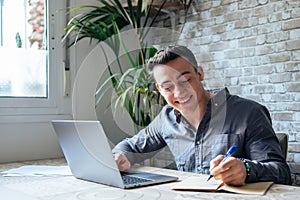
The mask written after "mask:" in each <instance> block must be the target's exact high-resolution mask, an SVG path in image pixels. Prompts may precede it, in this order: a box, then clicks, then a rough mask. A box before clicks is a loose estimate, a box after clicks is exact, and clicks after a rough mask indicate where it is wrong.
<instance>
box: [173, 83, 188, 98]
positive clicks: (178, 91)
mask: <svg viewBox="0 0 300 200" xmlns="http://www.w3.org/2000/svg"><path fill="white" fill-rule="evenodd" d="M184 90H185V88H184V87H182V86H180V85H176V86H175V87H174V90H173V94H174V97H179V96H181V95H182V94H183V92H184Z"/></svg>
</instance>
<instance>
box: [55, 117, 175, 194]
mask: <svg viewBox="0 0 300 200" xmlns="http://www.w3.org/2000/svg"><path fill="white" fill-rule="evenodd" d="M52 125H53V127H54V130H55V132H56V135H57V138H58V141H59V143H60V146H61V148H62V151H63V153H64V155H65V158H66V160H67V162H68V165H69V167H70V169H71V172H72V174H73V175H74V176H75V177H76V178H79V179H83V180H87V181H92V182H97V183H102V184H106V185H110V186H115V187H118V188H133V187H139V186H146V185H152V184H158V183H166V182H171V181H176V180H177V179H178V178H177V177H173V176H165V175H160V174H153V173H147V172H136V171H132V170H129V171H128V172H124V173H123V172H120V171H119V169H118V167H117V164H116V162H115V160H114V158H113V155H112V151H111V148H110V146H109V143H108V141H107V138H106V135H105V133H104V130H103V127H102V125H101V123H100V122H99V121H77V120H53V121H52Z"/></svg>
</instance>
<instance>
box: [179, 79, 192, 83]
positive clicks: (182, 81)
mask: <svg viewBox="0 0 300 200" xmlns="http://www.w3.org/2000/svg"><path fill="white" fill-rule="evenodd" d="M190 80H191V78H187V79H184V80H181V81H180V82H181V83H188V82H190Z"/></svg>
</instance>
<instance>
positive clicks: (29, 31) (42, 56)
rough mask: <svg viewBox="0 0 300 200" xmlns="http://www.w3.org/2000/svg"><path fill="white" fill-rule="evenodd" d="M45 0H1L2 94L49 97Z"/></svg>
mask: <svg viewBox="0 0 300 200" xmlns="http://www.w3.org/2000/svg"><path fill="white" fill-rule="evenodd" d="M45 2H46V1H45V0H0V97H2V98H3V97H5V98H7V97H15V98H17V97H37V98H47V97H48V88H47V87H48V78H47V77H48V74H47V71H48V67H47V63H48V62H47V60H48V59H47V55H48V53H47V50H48V47H47V46H48V45H47V42H46V41H47V39H46V35H47V34H46V33H47V31H46V27H47V26H46V24H45V22H46V21H47V20H45V18H46V16H47V15H46V13H45V12H46V10H47V9H45V7H46V4H45Z"/></svg>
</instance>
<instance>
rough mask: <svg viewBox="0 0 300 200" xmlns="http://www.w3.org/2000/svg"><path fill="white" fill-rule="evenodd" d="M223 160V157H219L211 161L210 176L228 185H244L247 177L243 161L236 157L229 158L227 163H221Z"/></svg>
mask: <svg viewBox="0 0 300 200" xmlns="http://www.w3.org/2000/svg"><path fill="white" fill-rule="evenodd" d="M223 158H224V156H223V155H219V156H217V157H216V158H215V159H213V160H211V161H210V169H209V170H210V174H211V175H213V176H214V178H215V179H216V180H222V181H223V182H224V183H226V184H228V185H236V186H239V185H243V184H244V183H245V180H246V177H247V171H246V167H245V165H244V163H243V161H241V160H238V159H236V158H234V157H228V158H227V159H226V161H225V162H223V163H221V161H222V160H223Z"/></svg>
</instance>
